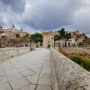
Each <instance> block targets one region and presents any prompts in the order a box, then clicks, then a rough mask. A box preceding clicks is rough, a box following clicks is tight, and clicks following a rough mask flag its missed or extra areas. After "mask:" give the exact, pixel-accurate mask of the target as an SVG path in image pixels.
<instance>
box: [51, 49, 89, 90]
mask: <svg viewBox="0 0 90 90" xmlns="http://www.w3.org/2000/svg"><path fill="white" fill-rule="evenodd" d="M50 54H51V55H50V57H51V69H52V70H51V78H52V80H51V81H52V88H53V90H90V72H88V71H87V70H85V69H84V68H82V67H81V66H79V65H77V64H76V63H74V62H73V61H71V60H70V59H68V58H67V57H65V56H64V55H62V54H60V53H59V52H58V51H57V50H55V49H51V52H50Z"/></svg>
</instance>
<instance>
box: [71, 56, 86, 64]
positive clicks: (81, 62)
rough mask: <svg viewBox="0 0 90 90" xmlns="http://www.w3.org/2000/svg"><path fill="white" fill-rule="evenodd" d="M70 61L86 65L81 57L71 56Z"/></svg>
mask: <svg viewBox="0 0 90 90" xmlns="http://www.w3.org/2000/svg"><path fill="white" fill-rule="evenodd" d="M70 59H71V60H73V61H74V62H76V63H77V64H79V65H82V64H83V63H84V60H83V59H82V58H81V57H80V56H71V58H70Z"/></svg>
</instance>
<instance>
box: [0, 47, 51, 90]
mask: <svg viewBox="0 0 90 90" xmlns="http://www.w3.org/2000/svg"><path fill="white" fill-rule="evenodd" d="M49 56H50V55H49V50H47V49H37V50H36V51H33V52H30V53H27V54H25V55H21V56H17V57H14V58H12V59H9V60H5V61H3V62H0V90H51V85H50V57H49Z"/></svg>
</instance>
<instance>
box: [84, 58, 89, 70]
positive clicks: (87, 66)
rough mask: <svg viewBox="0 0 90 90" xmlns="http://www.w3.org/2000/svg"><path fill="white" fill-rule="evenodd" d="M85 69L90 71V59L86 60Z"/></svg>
mask: <svg viewBox="0 0 90 90" xmlns="http://www.w3.org/2000/svg"><path fill="white" fill-rule="evenodd" d="M85 69H87V70H88V71H90V59H85Z"/></svg>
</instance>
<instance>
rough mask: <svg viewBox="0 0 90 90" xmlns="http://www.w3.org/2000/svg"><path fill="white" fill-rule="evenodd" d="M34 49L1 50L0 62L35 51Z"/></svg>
mask: <svg viewBox="0 0 90 90" xmlns="http://www.w3.org/2000/svg"><path fill="white" fill-rule="evenodd" d="M34 49H35V48H34V47H32V48H30V47H19V48H0V60H5V59H8V58H11V57H15V56H18V55H21V54H25V53H27V52H30V51H32V50H34Z"/></svg>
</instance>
